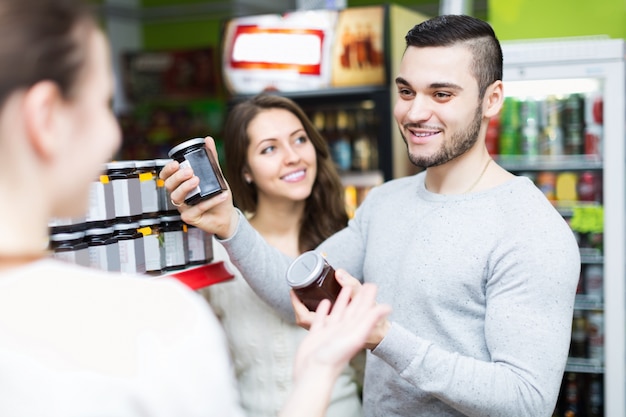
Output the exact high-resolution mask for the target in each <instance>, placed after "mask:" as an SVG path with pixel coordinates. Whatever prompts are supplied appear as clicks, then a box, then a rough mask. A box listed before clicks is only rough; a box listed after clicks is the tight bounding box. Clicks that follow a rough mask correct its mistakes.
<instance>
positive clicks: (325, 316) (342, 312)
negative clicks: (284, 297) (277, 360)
mask: <svg viewBox="0 0 626 417" xmlns="http://www.w3.org/2000/svg"><path fill="white" fill-rule="evenodd" d="M351 293H352V288H351V287H349V286H346V287H344V288H343V289H342V290H341V292H340V293H339V296H338V297H337V300H336V301H335V304H334V306H333V309H332V311H330V301H328V300H323V301H322V302H321V303H320V304H319V306H318V307H317V310H316V312H315V313H312V312H311V314H313V316H314V317H313V321H312V322H311V327H310V329H309V333H308V334H307V336H306V337H305V338H304V340H303V341H302V343H301V344H300V347H299V348H298V352H297V353H296V359H295V363H294V389H293V390H292V393H291V395H290V397H289V399H288V400H287V403H286V404H285V406H284V407H283V409H282V411H281V413H280V416H281V417H282V416H284V417H287V416H294V415H298V416H301V417H318V416H322V415H325V411H326V407H327V406H328V403H329V400H330V395H331V392H332V387H333V386H334V383H335V381H336V379H337V377H338V376H339V374H340V373H341V371H342V370H343V369H344V367H345V366H346V365H347V364H348V362H349V361H350V359H352V357H354V355H355V354H356V353H357V352H359V351H360V350H361V349H363V347H364V344H365V341H366V340H367V338H368V335H369V334H370V333H371V331H372V329H373V328H375V327H376V325H377V323H379V322H380V321H381V320H385V317H386V316H387V315H388V314H389V313H390V312H391V307H389V306H387V305H383V304H376V286H375V285H374V284H364V285H363V286H361V287H360V290H359V292H358V293H357V294H351ZM305 308H306V307H305Z"/></svg>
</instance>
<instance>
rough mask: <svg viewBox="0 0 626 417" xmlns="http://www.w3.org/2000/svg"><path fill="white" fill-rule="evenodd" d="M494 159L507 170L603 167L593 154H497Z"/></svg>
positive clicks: (590, 168)
mask: <svg viewBox="0 0 626 417" xmlns="http://www.w3.org/2000/svg"><path fill="white" fill-rule="evenodd" d="M494 160H495V161H496V162H498V164H499V165H500V166H502V167H503V168H505V169H507V170H509V171H583V170H601V169H602V167H603V162H602V158H600V157H599V156H595V155H539V156H526V155H498V156H497V157H494Z"/></svg>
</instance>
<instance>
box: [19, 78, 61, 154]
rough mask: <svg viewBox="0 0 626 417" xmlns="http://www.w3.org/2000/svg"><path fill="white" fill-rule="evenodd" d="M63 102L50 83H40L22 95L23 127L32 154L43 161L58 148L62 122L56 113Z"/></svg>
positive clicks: (53, 84) (56, 89)
mask: <svg viewBox="0 0 626 417" xmlns="http://www.w3.org/2000/svg"><path fill="white" fill-rule="evenodd" d="M63 102H64V99H63V96H62V94H61V91H60V90H59V87H58V86H57V84H55V83H54V82H52V81H40V82H38V83H36V84H35V85H33V86H32V87H30V88H29V89H28V90H27V91H26V93H25V95H24V100H23V104H22V114H23V116H24V127H25V130H26V133H27V135H28V138H29V140H30V142H31V145H32V146H33V149H34V152H36V153H37V154H38V155H39V156H40V157H42V158H44V159H49V158H51V157H52V156H53V155H54V153H55V152H56V149H57V148H58V145H59V143H58V138H59V137H60V133H61V132H60V130H59V129H62V123H63V120H62V119H60V118H59V117H58V116H59V115H58V114H57V113H58V112H59V111H61V108H62V105H63Z"/></svg>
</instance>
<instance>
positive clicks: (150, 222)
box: [139, 217, 161, 226]
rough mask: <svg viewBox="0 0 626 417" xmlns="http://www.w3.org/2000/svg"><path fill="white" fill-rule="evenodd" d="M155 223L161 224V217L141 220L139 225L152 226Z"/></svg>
mask: <svg viewBox="0 0 626 417" xmlns="http://www.w3.org/2000/svg"><path fill="white" fill-rule="evenodd" d="M155 224H161V219H160V218H159V217H155V218H152V219H141V220H139V226H152V225H155Z"/></svg>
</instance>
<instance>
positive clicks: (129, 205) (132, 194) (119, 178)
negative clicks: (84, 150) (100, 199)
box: [107, 161, 141, 222]
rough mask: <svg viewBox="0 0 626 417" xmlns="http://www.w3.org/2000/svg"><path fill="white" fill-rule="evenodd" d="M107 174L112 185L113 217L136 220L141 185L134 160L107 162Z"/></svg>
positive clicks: (138, 211) (138, 212) (139, 208)
mask: <svg viewBox="0 0 626 417" xmlns="http://www.w3.org/2000/svg"><path fill="white" fill-rule="evenodd" d="M107 175H108V177H109V180H110V181H111V184H112V185H113V199H114V202H115V218H116V220H117V221H121V222H128V221H136V220H139V218H140V217H141V186H140V184H139V174H138V173H137V171H136V166H135V161H114V162H109V163H108V164H107Z"/></svg>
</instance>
